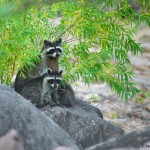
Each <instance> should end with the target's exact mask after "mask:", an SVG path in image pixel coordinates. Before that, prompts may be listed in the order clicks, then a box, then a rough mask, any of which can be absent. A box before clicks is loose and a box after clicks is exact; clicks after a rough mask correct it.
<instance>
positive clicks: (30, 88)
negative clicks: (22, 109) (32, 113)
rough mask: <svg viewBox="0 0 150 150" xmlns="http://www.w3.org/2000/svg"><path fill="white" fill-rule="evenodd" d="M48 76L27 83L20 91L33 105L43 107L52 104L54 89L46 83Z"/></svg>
mask: <svg viewBox="0 0 150 150" xmlns="http://www.w3.org/2000/svg"><path fill="white" fill-rule="evenodd" d="M47 76H49V75H43V76H41V77H39V78H36V79H33V80H31V81H27V82H26V83H25V85H24V86H23V88H22V90H21V91H20V94H21V95H22V96H23V97H25V98H26V99H28V100H30V101H31V103H33V104H35V105H36V106H37V107H42V106H44V105H46V104H48V103H50V102H52V101H51V91H52V87H51V86H50V84H48V82H46V78H47Z"/></svg>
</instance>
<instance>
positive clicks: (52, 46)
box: [42, 38, 63, 58]
mask: <svg viewBox="0 0 150 150" xmlns="http://www.w3.org/2000/svg"><path fill="white" fill-rule="evenodd" d="M61 42H62V39H61V38H60V39H58V40H57V41H55V42H50V41H47V40H44V46H43V49H42V51H45V54H46V55H47V56H49V57H54V58H56V57H59V56H60V55H61V54H62V51H63V50H62V47H61Z"/></svg>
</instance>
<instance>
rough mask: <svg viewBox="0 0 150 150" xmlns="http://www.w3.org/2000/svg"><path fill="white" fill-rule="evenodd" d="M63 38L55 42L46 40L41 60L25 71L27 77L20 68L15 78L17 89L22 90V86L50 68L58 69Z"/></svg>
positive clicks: (17, 90)
mask: <svg viewBox="0 0 150 150" xmlns="http://www.w3.org/2000/svg"><path fill="white" fill-rule="evenodd" d="M61 42H62V40H61V38H60V39H59V40H57V41H55V42H50V41H47V40H44V44H43V47H42V50H41V55H40V56H39V57H40V59H41V60H40V62H39V63H37V64H36V66H35V67H34V68H33V69H32V70H28V69H25V71H23V73H24V75H25V78H23V77H21V70H19V72H18V74H17V76H16V80H15V91H16V92H20V89H21V87H22V86H23V85H24V84H25V83H26V82H27V81H30V80H32V79H35V78H38V77H40V76H42V75H43V74H45V73H46V72H47V69H48V68H50V69H51V70H52V71H58V70H59V69H60V66H59V57H60V56H61V55H62V51H63V50H62V47H61Z"/></svg>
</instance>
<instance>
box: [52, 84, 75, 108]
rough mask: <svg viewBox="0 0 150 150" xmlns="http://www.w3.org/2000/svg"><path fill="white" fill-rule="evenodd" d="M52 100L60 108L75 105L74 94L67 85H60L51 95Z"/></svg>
mask: <svg viewBox="0 0 150 150" xmlns="http://www.w3.org/2000/svg"><path fill="white" fill-rule="evenodd" d="M51 97H52V100H53V101H55V102H57V104H59V106H62V107H72V106H74V105H75V93H74V91H73V89H72V87H71V85H70V84H68V83H60V84H59V85H58V87H57V88H55V89H54V90H53V92H52V94H51Z"/></svg>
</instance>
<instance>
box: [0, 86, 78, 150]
mask: <svg viewBox="0 0 150 150" xmlns="http://www.w3.org/2000/svg"><path fill="white" fill-rule="evenodd" d="M0 93H1V94H0V136H3V135H5V133H7V132H8V131H9V130H11V129H15V130H16V131H18V133H19V135H20V136H21V137H22V140H23V145H24V147H25V149H26V150H53V149H54V148H56V147H58V146H65V147H71V148H72V149H73V150H78V147H77V146H76V144H75V143H74V141H73V140H72V138H71V137H70V136H69V135H68V134H67V133H66V132H65V131H64V130H63V129H62V128H61V127H59V126H58V125H57V124H56V123H55V122H54V121H53V120H52V119H50V118H49V117H47V116H46V115H45V114H44V113H42V112H41V111H40V110H38V109H37V108H36V107H35V106H34V105H32V104H31V103H30V102H29V101H28V100H26V99H24V98H23V97H22V96H20V95H19V94H17V93H16V92H15V91H14V90H13V89H11V88H9V87H7V86H6V85H0Z"/></svg>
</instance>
